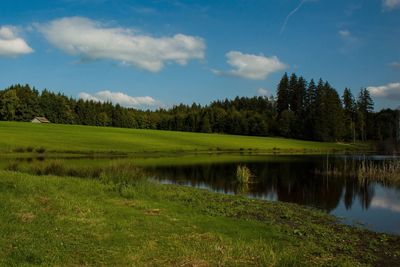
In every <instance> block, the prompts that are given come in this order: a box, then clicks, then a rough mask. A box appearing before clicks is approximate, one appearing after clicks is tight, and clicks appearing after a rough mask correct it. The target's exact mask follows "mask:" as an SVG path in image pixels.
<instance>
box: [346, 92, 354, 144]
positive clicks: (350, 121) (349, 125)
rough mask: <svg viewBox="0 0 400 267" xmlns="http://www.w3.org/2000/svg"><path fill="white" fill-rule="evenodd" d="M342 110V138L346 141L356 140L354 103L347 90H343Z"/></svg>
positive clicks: (351, 95)
mask: <svg viewBox="0 0 400 267" xmlns="http://www.w3.org/2000/svg"><path fill="white" fill-rule="evenodd" d="M343 109H344V136H345V138H346V140H353V142H355V139H356V115H357V110H356V102H355V100H354V96H353V94H352V93H351V91H350V89H349V88H345V89H344V92H343Z"/></svg>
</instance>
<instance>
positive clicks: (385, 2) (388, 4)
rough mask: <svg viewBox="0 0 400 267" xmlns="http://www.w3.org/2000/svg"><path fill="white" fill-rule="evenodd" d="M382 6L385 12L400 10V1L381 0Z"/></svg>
mask: <svg viewBox="0 0 400 267" xmlns="http://www.w3.org/2000/svg"><path fill="white" fill-rule="evenodd" d="M382 6H383V8H384V9H386V10H393V9H396V8H400V0H382Z"/></svg>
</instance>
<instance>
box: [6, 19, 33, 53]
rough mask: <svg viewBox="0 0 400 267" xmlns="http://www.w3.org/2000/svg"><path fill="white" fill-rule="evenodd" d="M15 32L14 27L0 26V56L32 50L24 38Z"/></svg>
mask: <svg viewBox="0 0 400 267" xmlns="http://www.w3.org/2000/svg"><path fill="white" fill-rule="evenodd" d="M17 32H18V29H17V28H16V27H12V26H1V27H0V56H10V57H16V56H20V55H24V54H29V53H32V52H33V49H32V48H31V47H30V46H29V45H28V44H27V43H26V42H25V40H24V39H22V38H20V37H18V35H17Z"/></svg>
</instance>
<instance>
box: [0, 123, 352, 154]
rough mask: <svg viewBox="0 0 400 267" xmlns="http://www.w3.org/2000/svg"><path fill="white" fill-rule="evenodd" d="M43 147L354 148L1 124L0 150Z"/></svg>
mask: <svg viewBox="0 0 400 267" xmlns="http://www.w3.org/2000/svg"><path fill="white" fill-rule="evenodd" d="M41 146H43V147H45V148H46V149H47V151H58V152H65V151H72V152H110V151H118V152H156V151H158V152H173V151H195V150H198V151H208V150H217V149H218V150H240V149H253V150H255V149H257V150H258V151H286V152H296V151H297V152H303V151H306V152H326V151H333V150H346V149H354V148H355V147H354V146H352V145H347V144H335V143H320V142H308V141H300V140H292V139H284V138H266V137H250V136H234V135H220V134H201V133H187V132H172V131H157V130H137V129H121V128H111V127H90V126H77V125H59V124H48V125H40V124H33V123H22V122H0V151H11V150H13V149H16V148H26V147H36V148H37V147H41Z"/></svg>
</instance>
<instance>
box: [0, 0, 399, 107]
mask: <svg viewBox="0 0 400 267" xmlns="http://www.w3.org/2000/svg"><path fill="white" fill-rule="evenodd" d="M285 71H286V72H288V73H291V72H296V73H297V74H298V75H303V76H304V77H305V78H306V79H308V80H309V79H311V78H316V79H318V78H320V77H321V78H323V79H324V80H328V81H329V82H330V83H331V84H332V85H333V86H334V87H335V88H336V89H337V90H338V91H339V92H340V93H342V91H343V89H344V88H345V87H350V88H351V89H352V91H353V93H354V94H357V93H358V91H359V89H360V88H361V87H369V89H370V91H371V93H372V94H373V96H374V100H375V105H376V109H380V108H383V107H398V106H400V0H337V1H329V0H305V1H304V0H303V1H300V0H299V1H297V0H268V1H267V0H261V1H256V0H241V1H238V0H229V1H228V0H226V1H222V0H221V1H178V0H176V1H174V0H154V1H151V0H150V1H130V0H120V1H118V0H114V1H111V0H109V1H108V0H58V1H57V0H51V1H50V0H49V1H45V0H43V1H41V0H36V1H25V0H2V1H1V2H0V73H1V75H0V77H1V78H0V88H5V87H7V86H9V85H11V84H15V83H23V84H25V83H28V84H30V85H33V86H35V87H36V88H38V89H43V88H48V89H50V90H52V91H61V92H63V93H64V94H66V95H68V96H72V97H76V98H77V97H82V98H86V99H95V100H107V99H108V100H112V101H114V102H119V103H121V104H122V105H125V106H133V107H142V108H147V107H151V108H154V107H157V106H171V105H173V104H177V103H180V102H183V103H192V102H198V103H201V104H207V103H209V102H210V101H212V100H215V99H223V98H233V97H235V96H237V95H239V96H254V95H260V94H267V95H270V94H274V93H275V89H276V85H277V83H278V81H279V79H280V77H281V76H282V75H283V73H284V72H285Z"/></svg>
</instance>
